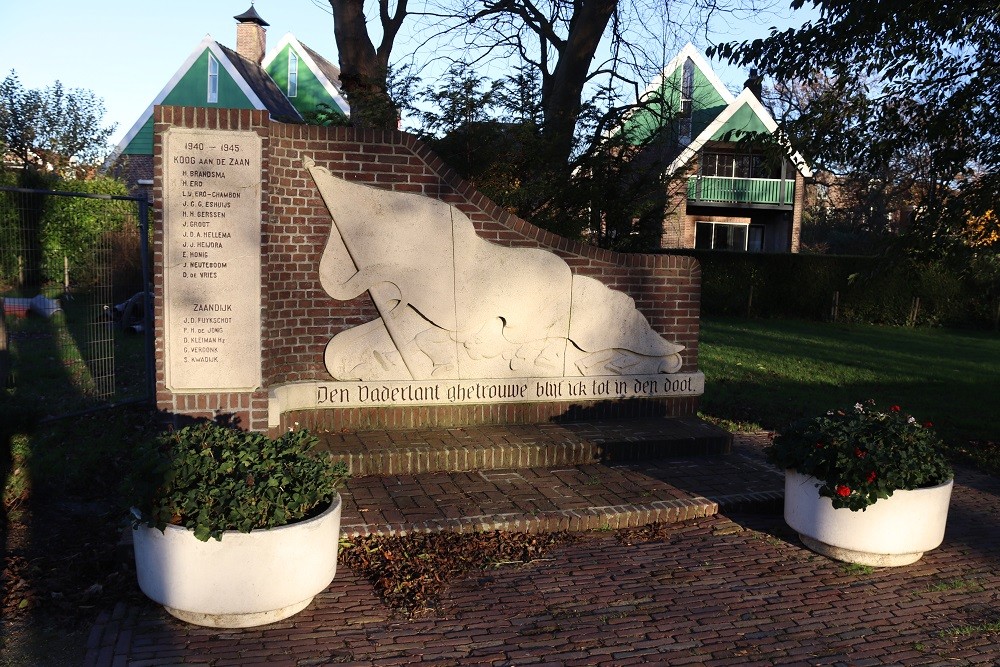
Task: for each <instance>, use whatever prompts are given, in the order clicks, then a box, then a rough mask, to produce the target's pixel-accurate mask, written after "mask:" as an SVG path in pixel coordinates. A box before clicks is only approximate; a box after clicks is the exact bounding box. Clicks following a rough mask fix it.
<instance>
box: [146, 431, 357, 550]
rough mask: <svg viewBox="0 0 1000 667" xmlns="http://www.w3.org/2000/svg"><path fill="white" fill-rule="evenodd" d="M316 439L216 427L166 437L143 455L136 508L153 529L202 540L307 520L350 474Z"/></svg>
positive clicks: (299, 433) (307, 435)
mask: <svg viewBox="0 0 1000 667" xmlns="http://www.w3.org/2000/svg"><path fill="white" fill-rule="evenodd" d="M316 442H317V438H316V436H314V435H312V434H310V433H309V432H308V431H306V430H300V431H289V432H288V433H285V434H283V435H281V436H280V437H278V438H276V439H272V438H269V437H267V436H266V435H264V434H262V433H255V432H244V431H240V430H238V429H235V428H230V427H228V426H221V425H219V424H215V423H212V422H207V423H203V424H197V425H194V426H187V427H185V428H182V429H180V430H178V431H172V432H168V433H164V434H161V435H160V436H158V437H157V438H155V439H153V440H150V441H149V442H147V443H146V445H145V446H144V447H143V448H142V449H141V450H140V452H139V460H138V467H137V471H136V474H135V475H134V476H133V479H132V480H131V486H132V495H133V496H134V497H135V507H136V508H137V509H138V510H139V513H140V515H141V517H142V521H144V522H145V523H146V524H147V525H149V526H154V527H156V528H159V529H160V530H162V529H163V528H164V527H166V526H167V525H168V524H171V525H178V526H184V527H186V528H190V529H192V530H193V531H194V535H195V537H197V538H198V539H199V540H203V541H204V540H207V539H208V538H209V537H214V538H215V539H217V540H221V539H222V533H223V531H226V530H238V531H241V532H244V533H249V532H250V531H251V530H254V529H255V528H273V527H277V526H283V525H285V524H288V523H293V522H295V521H300V520H302V519H306V518H309V517H310V516H313V515H314V514H317V513H319V512H321V511H322V510H324V509H325V508H326V506H327V505H328V504H329V503H330V501H331V500H333V498H334V497H335V495H336V493H337V489H338V488H339V487H340V486H341V485H342V484H343V483H344V481H345V480H346V479H347V476H348V473H347V466H346V465H345V464H344V463H343V462H334V461H333V460H332V459H330V458H329V457H328V456H325V455H323V454H317V453H314V452H313V448H314V447H315V445H316Z"/></svg>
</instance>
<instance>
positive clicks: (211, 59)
mask: <svg viewBox="0 0 1000 667" xmlns="http://www.w3.org/2000/svg"><path fill="white" fill-rule="evenodd" d="M218 101H219V61H218V60H216V59H215V56H213V55H212V54H211V53H210V54H208V103H209V104H214V103H215V102H218Z"/></svg>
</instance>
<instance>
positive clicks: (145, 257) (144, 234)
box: [138, 197, 156, 401]
mask: <svg viewBox="0 0 1000 667" xmlns="http://www.w3.org/2000/svg"><path fill="white" fill-rule="evenodd" d="M138 204H139V261H141V262H142V291H143V300H142V306H143V307H142V335H143V337H144V338H143V341H144V342H145V343H146V354H145V356H146V396H147V398H148V399H149V400H150V401H154V400H155V399H156V359H155V355H156V349H155V346H154V344H153V339H154V336H153V286H152V285H151V284H150V275H149V200H148V199H146V198H145V197H142V198H140V199H139V200H138Z"/></svg>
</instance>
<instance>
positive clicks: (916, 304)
mask: <svg viewBox="0 0 1000 667" xmlns="http://www.w3.org/2000/svg"><path fill="white" fill-rule="evenodd" d="M918 315H920V297H919V296H915V297H913V303H912V304H911V305H910V316H909V317H908V318H906V326H908V327H915V326H917V316H918Z"/></svg>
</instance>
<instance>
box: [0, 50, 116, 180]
mask: <svg viewBox="0 0 1000 667" xmlns="http://www.w3.org/2000/svg"><path fill="white" fill-rule="evenodd" d="M103 117H104V104H103V102H102V101H101V100H100V99H99V98H97V97H96V96H95V95H94V94H93V93H92V92H91V91H89V90H82V89H76V88H74V89H69V90H67V89H65V88H64V87H63V85H62V84H61V83H60V82H59V81H56V82H55V83H54V84H52V85H51V86H49V87H47V88H43V89H36V90H26V89H25V88H24V87H23V86H22V85H21V82H20V80H19V79H18V77H17V73H16V72H14V71H13V70H11V72H10V74H9V75H8V76H7V78H6V79H4V80H3V82H2V83H0V141H2V142H3V144H4V147H5V148H4V150H5V151H6V152H7V153H9V154H10V155H11V156H13V157H14V158H15V159H16V160H17V161H18V162H19V163H20V165H22V166H23V167H24V169H22V171H21V174H22V177H21V178H22V184H24V185H28V184H30V183H31V182H32V181H33V180H35V178H37V175H38V174H45V173H53V174H55V175H59V176H71V175H77V176H78V175H80V174H81V172H83V171H86V170H87V169H89V168H92V167H93V166H95V165H96V164H97V163H98V162H99V161H100V160H101V158H103V157H104V155H105V153H106V151H107V147H108V146H107V144H108V139H109V138H110V136H111V134H112V133H113V132H114V131H115V126H113V125H112V126H110V127H101V121H102V119H103Z"/></svg>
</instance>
